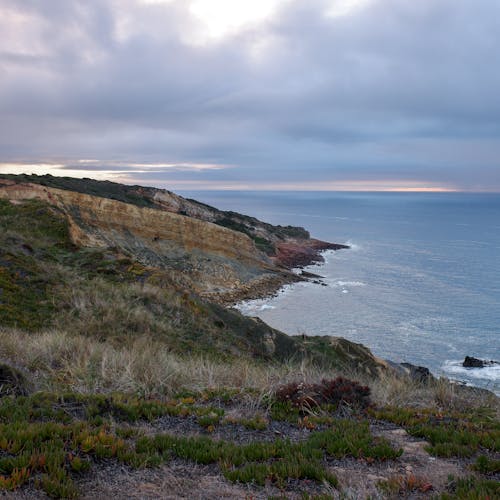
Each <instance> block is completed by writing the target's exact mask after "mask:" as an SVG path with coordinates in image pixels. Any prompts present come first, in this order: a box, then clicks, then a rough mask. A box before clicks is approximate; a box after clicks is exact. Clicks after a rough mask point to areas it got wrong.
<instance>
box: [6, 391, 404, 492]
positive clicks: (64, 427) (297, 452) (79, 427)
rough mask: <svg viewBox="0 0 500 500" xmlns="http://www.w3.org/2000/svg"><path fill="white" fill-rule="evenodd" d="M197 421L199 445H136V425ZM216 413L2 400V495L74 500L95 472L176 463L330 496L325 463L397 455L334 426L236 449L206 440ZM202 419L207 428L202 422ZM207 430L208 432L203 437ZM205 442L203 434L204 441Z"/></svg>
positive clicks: (191, 441) (170, 441)
mask: <svg viewBox="0 0 500 500" xmlns="http://www.w3.org/2000/svg"><path fill="white" fill-rule="evenodd" d="M165 415H168V416H175V417H178V418H180V419H183V418H188V417H192V416H194V417H196V418H197V423H198V425H199V426H200V435H193V436H177V435H173V434H167V433H156V434H155V435H151V433H148V434H147V435H143V432H142V431H141V427H140V426H137V427H134V424H137V423H138V422H143V421H146V422H155V421H156V420H157V419H159V418H160V417H162V416H165ZM223 415H224V410H223V409H222V408H217V407H212V406H211V405H210V404H207V401H206V398H205V397H203V395H201V394H200V395H198V396H197V397H196V398H195V397H192V396H189V397H179V398H177V399H172V400H170V401H168V402H167V401H166V402H162V401H158V400H144V399H140V398H137V397H131V396H124V395H113V396H105V395H80V394H74V393H68V394H63V395H57V394H53V393H43V392H40V393H36V394H33V395H31V396H18V397H14V396H6V397H4V398H2V399H1V400H0V488H2V489H6V490H15V489H17V488H19V487H21V486H23V485H24V484H26V483H29V484H31V485H32V486H33V487H35V488H39V489H42V490H43V491H44V492H45V493H46V494H48V495H49V496H52V497H55V498H72V497H76V496H78V490H77V487H76V485H75V482H74V479H75V477H78V475H81V474H84V473H87V472H89V471H90V470H91V469H92V468H93V467H96V466H98V464H99V462H100V461H102V460H104V459H107V460H111V459H113V460H116V461H120V462H123V463H124V464H127V465H128V466H130V467H133V468H137V467H153V466H158V465H159V464H161V463H164V462H168V461H170V460H171V459H173V458H175V457H177V458H181V459H184V460H187V461H191V462H194V463H198V464H211V463H214V464H218V465H219V467H220V471H221V473H222V474H223V475H224V477H226V479H227V480H229V481H232V482H240V483H246V482H248V483H252V484H254V485H260V486H263V485H264V484H265V483H266V482H268V481H271V482H273V483H275V484H276V485H278V486H280V487H283V486H284V485H285V484H286V483H287V481H289V480H292V479H295V480H302V479H308V480H312V481H315V482H318V483H320V484H321V483H323V482H327V483H329V484H330V485H332V486H337V484H338V483H337V479H336V478H335V476H334V474H332V473H331V472H329V470H328V468H327V467H326V464H327V462H328V460H329V459H334V458H343V457H348V456H351V457H355V458H357V459H360V460H371V461H373V460H377V461H381V460H382V461H383V460H394V459H396V458H397V457H398V456H400V454H401V450H397V449H394V448H393V447H391V445H390V444H389V443H388V442H387V441H386V440H384V439H383V438H377V437H374V436H372V435H371V433H370V429H369V426H368V422H367V421H363V420H345V419H335V420H332V422H331V423H330V425H328V426H324V429H323V430H321V431H317V432H312V433H311V434H310V435H309V437H308V438H307V439H305V440H303V441H300V442H292V441H290V440H289V439H286V438H283V439H276V440H274V441H271V442H269V441H258V440H256V441H250V442H248V443H246V444H236V443H234V442H231V441H224V440H216V439H213V438H211V437H210V432H212V430H213V429H210V427H213V426H216V425H229V424H231V423H227V422H221V417H222V416H223ZM207 418H208V419H207ZM203 429H205V431H203ZM203 432H204V433H205V434H203Z"/></svg>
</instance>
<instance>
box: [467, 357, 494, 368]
mask: <svg viewBox="0 0 500 500" xmlns="http://www.w3.org/2000/svg"><path fill="white" fill-rule="evenodd" d="M496 364H498V362H497V361H486V360H483V359H478V358H474V357H472V356H465V359H464V362H463V363H462V366H463V367H464V368H484V367H485V366H492V365H496Z"/></svg>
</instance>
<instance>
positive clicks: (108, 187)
mask: <svg viewBox="0 0 500 500" xmlns="http://www.w3.org/2000/svg"><path fill="white" fill-rule="evenodd" d="M2 177H3V178H2ZM26 181H36V182H26ZM56 186H58V187H56ZM71 189H72V190H71ZM85 191H87V192H85ZM0 197H2V198H4V199H8V200H12V201H16V202H19V201H22V200H26V199H38V200H42V201H45V202H47V203H49V204H51V205H53V206H54V207H57V209H58V210H60V211H61V212H62V213H63V214H64V215H65V216H66V218H67V220H68V223H69V227H70V236H71V239H72V241H73V243H74V244H75V245H77V246H86V247H102V248H114V249H115V250H116V251H117V252H119V253H121V254H123V255H125V256H132V257H133V258H135V259H137V260H138V261H139V262H141V263H142V264H144V265H147V266H152V267H157V268H161V269H169V270H171V271H173V272H177V273H180V274H181V275H182V280H183V281H186V280H188V281H189V287H190V288H192V289H194V290H195V291H196V292H197V293H200V294H202V295H204V296H209V297H211V298H212V299H214V300H219V301H222V302H234V301H237V300H239V299H242V298H250V297H254V296H259V295H262V294H263V293H265V292H269V291H272V290H275V289H277V288H279V287H280V286H281V285H283V284H284V283H287V282H293V281H297V280H298V279H300V278H298V277H297V276H296V275H295V274H293V273H291V272H289V269H291V268H292V267H294V266H297V265H307V264H310V263H312V262H315V261H319V260H321V259H322V257H321V255H320V252H321V251H322V250H326V249H339V248H344V246H343V245H337V244H331V243H327V242H322V241H319V240H315V239H311V238H310V237H309V233H307V231H305V230H304V229H302V228H296V227H291V226H286V227H283V226H273V225H271V224H267V223H264V222H261V221H259V220H257V219H255V218H252V217H248V216H244V215H241V214H237V213H235V212H222V211H220V210H217V209H215V208H213V207H210V206H208V205H205V204H202V203H199V202H196V201H194V200H188V199H185V198H182V197H180V196H178V195H176V194H174V193H171V192H169V191H166V190H160V189H155V188H143V187H140V186H124V185H119V184H115V183H109V182H99V181H92V180H89V179H83V180H80V179H71V178H56V177H51V176H0Z"/></svg>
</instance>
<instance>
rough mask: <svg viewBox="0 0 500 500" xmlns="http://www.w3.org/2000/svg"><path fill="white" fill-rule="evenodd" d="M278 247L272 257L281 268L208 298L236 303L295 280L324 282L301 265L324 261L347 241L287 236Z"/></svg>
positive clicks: (269, 293) (263, 296)
mask: <svg viewBox="0 0 500 500" xmlns="http://www.w3.org/2000/svg"><path fill="white" fill-rule="evenodd" d="M277 247H278V252H277V255H276V256H275V257H273V260H274V261H275V263H276V264H277V265H278V266H279V267H280V268H281V270H280V271H278V272H276V271H275V272H269V273H266V274H263V275H260V276H258V277H257V278H254V279H253V280H251V281H249V282H248V283H239V284H238V287H236V288H234V289H233V290H229V291H224V292H221V293H220V294H213V293H212V294H210V295H208V296H207V298H209V299H210V300H215V301H216V302H218V303H220V304H221V305H224V306H226V307H235V306H236V305H238V304H240V303H242V302H246V301H249V300H260V299H268V298H270V297H276V296H277V295H278V293H279V292H280V291H281V290H282V289H283V287H284V286H286V285H291V284H294V283H300V282H309V283H316V284H319V285H321V284H323V285H324V286H326V284H324V283H322V282H321V281H320V280H321V276H319V275H317V274H315V273H311V272H308V271H303V268H305V267H307V266H312V265H321V264H323V263H324V262H325V258H324V254H325V253H326V252H329V251H334V252H336V251H338V250H344V249H350V247H349V246H348V245H344V244H340V243H329V242H327V241H321V240H317V239H314V238H311V239H309V240H300V241H299V240H289V241H287V242H283V243H281V244H279V245H278V246H277ZM298 270H301V272H300V273H298V272H296V271H298Z"/></svg>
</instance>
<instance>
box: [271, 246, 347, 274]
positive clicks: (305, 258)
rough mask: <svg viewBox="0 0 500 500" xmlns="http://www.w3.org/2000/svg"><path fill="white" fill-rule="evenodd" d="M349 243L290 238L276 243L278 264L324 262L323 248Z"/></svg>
mask: <svg viewBox="0 0 500 500" xmlns="http://www.w3.org/2000/svg"><path fill="white" fill-rule="evenodd" d="M342 248H349V247H348V246H347V245H339V244H338V243H328V242H327V241H321V240H315V239H310V240H288V241H284V242H281V243H277V244H276V256H275V257H274V260H275V262H276V264H278V265H281V266H283V267H287V268H292V267H302V266H308V265H309V264H313V263H315V262H323V257H322V255H321V252H322V251H323V250H340V249H342Z"/></svg>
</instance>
